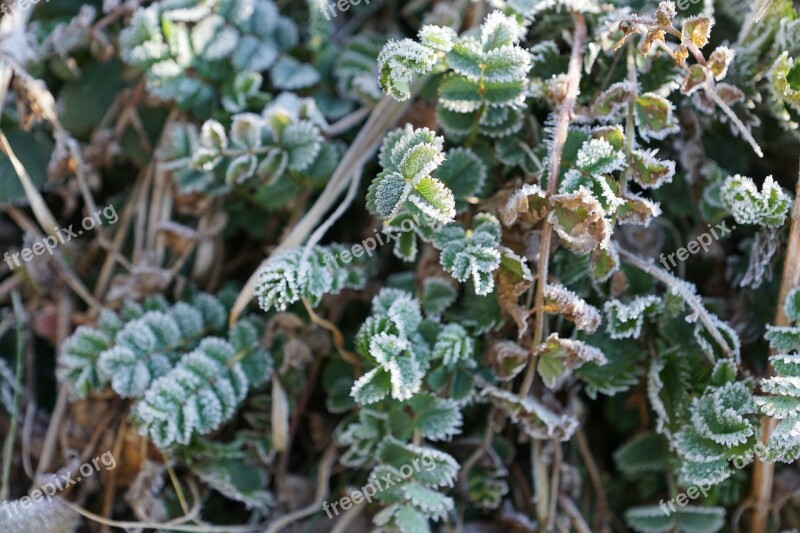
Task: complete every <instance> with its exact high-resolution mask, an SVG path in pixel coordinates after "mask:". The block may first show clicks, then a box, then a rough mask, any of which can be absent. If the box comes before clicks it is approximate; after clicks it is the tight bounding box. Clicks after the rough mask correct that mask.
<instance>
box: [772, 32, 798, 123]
mask: <svg viewBox="0 0 800 533" xmlns="http://www.w3.org/2000/svg"><path fill="white" fill-rule="evenodd" d="M795 31H796V29H795ZM798 69H800V59H798V58H795V57H790V56H789V52H788V51H784V52H783V54H781V55H780V57H778V59H776V60H775V63H774V64H773V65H772V69H771V70H770V72H769V77H770V79H771V80H772V90H773V93H774V94H775V96H776V97H777V98H778V99H779V100H782V101H783V102H785V103H786V104H788V105H790V106H792V107H793V108H794V109H795V110H797V111H800V83H798V80H797V72H798V71H799V70H798Z"/></svg>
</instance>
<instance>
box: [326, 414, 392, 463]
mask: <svg viewBox="0 0 800 533" xmlns="http://www.w3.org/2000/svg"><path fill="white" fill-rule="evenodd" d="M388 420H389V416H388V414H386V413H381V412H379V411H374V410H372V409H366V408H365V409H361V410H360V411H359V412H358V421H356V422H351V423H350V424H349V425H347V426H346V427H344V428H341V427H340V428H339V429H338V430H337V434H336V440H337V442H338V443H339V444H340V445H342V446H346V447H347V450H346V451H345V452H344V453H343V454H342V458H341V459H340V462H341V463H342V464H343V465H345V466H349V467H351V468H356V467H362V466H366V465H368V464H369V463H370V462H371V461H373V460H374V459H375V455H376V453H377V450H378V445H379V444H380V443H381V441H382V440H383V438H384V437H385V436H386V434H387V433H388V431H389V430H388V426H387V422H388Z"/></svg>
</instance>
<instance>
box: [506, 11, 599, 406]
mask: <svg viewBox="0 0 800 533" xmlns="http://www.w3.org/2000/svg"><path fill="white" fill-rule="evenodd" d="M572 19H573V21H574V22H575V33H574V35H573V37H572V53H571V54H570V59H569V67H568V68H567V93H566V96H565V97H564V100H563V102H561V107H560V108H559V110H558V115H557V116H556V125H555V131H554V133H553V149H552V151H551V153H550V173H549V175H548V178H547V195H548V197H549V196H553V195H554V194H555V193H556V188H557V187H558V176H559V173H560V171H561V156H562V154H563V152H564V144H565V143H566V141H567V134H568V133H569V124H570V121H571V120H572V114H573V112H574V109H575V102H576V101H577V99H578V87H579V86H580V82H581V66H582V64H583V60H582V53H583V43H584V41H585V40H586V21H585V20H584V18H583V15H581V14H580V13H578V12H576V11H573V12H572ZM552 233H553V227H552V225H551V224H550V223H549V222H547V221H546V220H545V223H544V227H543V228H542V238H541V241H540V244H539V265H538V272H537V276H536V297H535V303H534V312H535V322H534V329H533V344H532V347H533V348H534V349H535V348H536V347H537V346H539V344H540V343H541V342H542V339H543V338H544V316H545V313H544V288H545V286H546V284H547V275H548V270H549V263H550V239H551V237H552ZM536 362H537V358H536V356H532V357H531V360H530V361H529V363H528V370H527V371H526V373H525V379H524V380H523V382H522V386H521V387H520V391H519V395H520V397H521V398H525V397H527V396H528V393H529V392H530V388H531V385H532V384H533V378H534V376H535V375H536Z"/></svg>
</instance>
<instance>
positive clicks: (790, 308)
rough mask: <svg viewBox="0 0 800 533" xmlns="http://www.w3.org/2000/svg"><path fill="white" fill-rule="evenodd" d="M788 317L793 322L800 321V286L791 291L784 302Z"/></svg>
mask: <svg viewBox="0 0 800 533" xmlns="http://www.w3.org/2000/svg"><path fill="white" fill-rule="evenodd" d="M783 309H784V312H785V313H786V317H787V318H788V319H789V320H791V321H792V322H800V288H795V289H792V290H790V291H789V294H787V295H786V300H785V301H784V303H783Z"/></svg>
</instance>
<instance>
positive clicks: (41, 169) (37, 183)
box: [0, 129, 53, 207]
mask: <svg viewBox="0 0 800 533" xmlns="http://www.w3.org/2000/svg"><path fill="white" fill-rule="evenodd" d="M5 134H6V138H7V139H8V144H10V145H11V149H12V150H13V151H14V154H15V155H16V156H17V158H18V159H19V161H20V163H22V166H23V167H25V170H26V172H27V173H28V177H29V178H30V179H31V182H33V185H34V187H42V186H43V185H44V184H45V183H46V182H47V163H48V161H50V158H51V154H52V152H53V141H52V138H51V137H50V135H48V134H46V133H45V132H44V131H30V132H24V131H19V130H16V129H10V130H8V131H5ZM0 175H2V176H3V178H2V179H0V207H5V206H7V205H13V204H22V203H27V196H26V195H25V191H24V190H23V188H22V184H21V183H20V181H19V178H18V177H17V172H16V170H14V166H13V165H12V164H11V160H10V159H9V158H8V156H6V155H5V154H4V153H1V152H0Z"/></svg>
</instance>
